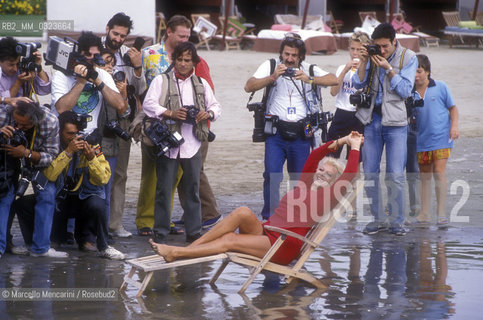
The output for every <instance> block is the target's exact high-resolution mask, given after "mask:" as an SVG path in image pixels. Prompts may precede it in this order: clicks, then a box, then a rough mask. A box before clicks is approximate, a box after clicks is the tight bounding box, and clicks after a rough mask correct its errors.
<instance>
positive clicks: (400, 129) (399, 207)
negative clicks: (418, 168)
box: [350, 23, 418, 236]
mask: <svg viewBox="0 0 483 320" xmlns="http://www.w3.org/2000/svg"><path fill="white" fill-rule="evenodd" d="M372 39H373V41H374V44H373V45H370V46H363V47H362V48H361V49H360V52H359V53H360V54H359V56H360V59H361V64H360V66H359V69H358V72H357V73H356V74H354V75H353V77H352V84H353V85H354V87H355V88H357V89H364V90H363V92H360V93H359V94H355V95H351V97H350V100H351V103H353V104H357V112H356V117H357V118H358V119H359V120H360V121H361V122H362V124H364V125H365V128H364V148H363V149H362V164H363V168H364V179H365V180H366V181H369V182H370V183H368V184H366V187H365V190H366V193H367V196H368V197H369V198H370V199H371V200H372V202H371V205H370V207H371V214H372V215H373V216H374V221H373V222H370V223H369V224H368V225H367V226H366V227H365V228H364V231H363V232H364V233H366V234H375V233H378V232H379V231H382V230H384V229H385V228H386V224H385V221H384V220H385V219H386V215H385V210H384V205H383V204H382V197H381V191H380V187H379V185H380V182H379V172H380V164H381V158H382V151H383V149H384V146H385V149H386V178H385V180H386V187H387V189H388V194H391V195H392V198H391V199H390V201H388V211H389V218H390V229H389V232H390V233H392V234H394V235H398V236H403V235H405V234H406V230H405V229H404V228H403V226H402V224H403V222H404V214H405V204H406V201H405V197H404V191H405V177H404V168H405V166H406V158H407V134H408V118H407V112H406V106H405V103H404V100H405V99H406V98H407V97H409V96H410V95H411V90H412V89H413V86H414V77H415V75H416V69H417V67H418V62H417V59H416V54H415V53H414V52H413V51H411V50H409V49H406V48H404V47H402V46H401V44H400V43H399V42H398V41H397V40H396V31H395V30H394V28H393V27H392V25H391V24H389V23H381V24H380V25H378V26H377V27H376V28H375V29H374V32H373V33H372Z"/></svg>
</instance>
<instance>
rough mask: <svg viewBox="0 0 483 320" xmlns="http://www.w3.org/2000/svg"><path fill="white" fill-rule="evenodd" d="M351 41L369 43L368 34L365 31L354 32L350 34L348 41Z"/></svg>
mask: <svg viewBox="0 0 483 320" xmlns="http://www.w3.org/2000/svg"><path fill="white" fill-rule="evenodd" d="M352 41H356V42H360V43H362V44H369V43H371V40H370V39H369V36H368V35H367V33H365V32H362V31H356V32H354V33H353V34H352V36H351V37H350V40H349V42H352Z"/></svg>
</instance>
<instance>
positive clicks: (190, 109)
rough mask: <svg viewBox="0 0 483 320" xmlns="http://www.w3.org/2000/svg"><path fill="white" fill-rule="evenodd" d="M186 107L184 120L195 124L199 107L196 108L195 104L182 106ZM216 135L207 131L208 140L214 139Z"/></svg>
mask: <svg viewBox="0 0 483 320" xmlns="http://www.w3.org/2000/svg"><path fill="white" fill-rule="evenodd" d="M183 108H185V109H186V120H185V122H187V123H191V124H192V125H194V126H195V125H196V116H197V115H198V113H200V109H198V108H196V107H195V106H183ZM215 138H216V135H215V134H214V133H213V132H212V131H211V130H209V131H208V138H207V139H208V142H212V141H213V140H215Z"/></svg>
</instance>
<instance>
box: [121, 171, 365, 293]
mask: <svg viewBox="0 0 483 320" xmlns="http://www.w3.org/2000/svg"><path fill="white" fill-rule="evenodd" d="M354 185H355V187H353V188H352V189H351V190H349V191H348V192H347V194H346V195H345V197H344V198H343V199H342V200H341V201H340V202H339V203H338V204H337V205H336V206H335V207H334V209H332V210H331V211H330V212H329V213H328V214H326V215H324V216H322V219H321V221H319V223H317V224H315V225H314V226H313V227H312V228H311V230H310V231H309V233H307V235H306V237H302V236H300V235H299V234H296V233H293V232H290V231H288V230H285V229H280V228H277V227H273V226H265V228H266V229H267V230H273V231H276V232H279V233H280V234H281V236H280V237H279V238H278V239H277V241H276V242H275V243H274V244H273V246H272V247H271V248H270V250H269V251H268V252H267V253H266V254H265V256H264V257H263V258H262V259H260V258H258V257H255V256H251V255H248V254H243V253H237V252H227V253H221V254H217V255H212V256H207V257H201V258H193V259H184V260H177V261H174V262H169V263H166V262H165V261H164V259H163V258H162V257H161V256H159V255H152V256H147V257H142V258H137V259H131V260H127V261H126V262H127V263H128V264H130V265H131V266H132V267H131V270H130V271H129V273H128V274H127V275H126V276H125V277H124V281H123V283H122V285H121V287H120V289H119V290H120V291H121V292H122V291H124V290H125V289H126V288H127V286H128V285H132V286H134V287H136V288H137V289H139V290H138V293H137V295H136V296H137V297H140V296H141V295H142V294H143V292H144V290H145V289H146V287H147V285H148V283H149V281H150V280H151V277H152V276H153V273H154V271H157V270H163V269H170V268H175V267H181V266H186V265H192V264H198V263H202V262H209V261H216V260H222V263H221V266H220V267H219V269H218V271H217V272H216V273H215V275H214V276H213V278H212V279H211V281H210V284H214V283H215V281H216V280H217V279H218V277H219V276H220V275H221V273H222V272H223V270H224V269H225V267H226V266H227V265H228V263H230V262H234V263H236V264H239V265H242V266H245V267H247V268H250V270H251V271H250V276H249V278H248V279H247V280H246V281H245V283H244V284H243V286H242V287H241V289H240V290H239V291H238V292H239V293H240V294H242V293H244V292H245V290H246V289H247V288H248V286H249V285H250V284H251V283H252V282H253V280H254V279H255V277H256V276H257V275H258V274H259V273H260V272H261V271H263V270H266V271H271V272H274V273H278V274H281V275H284V276H285V277H286V281H287V283H290V282H291V281H292V280H293V279H301V280H304V281H306V282H308V283H310V284H312V285H313V286H315V287H316V288H321V289H325V288H327V286H326V285H325V284H324V283H322V281H320V280H319V279H317V278H315V277H314V276H313V275H312V274H310V273H309V272H308V271H305V270H302V267H303V266H304V264H305V262H306V261H307V259H308V258H309V257H310V255H311V254H312V253H313V252H314V250H315V249H316V248H317V247H318V246H319V245H320V243H321V242H322V240H323V239H324V238H325V236H326V235H327V233H328V232H329V231H330V229H331V228H332V226H333V225H334V223H335V222H336V221H338V220H339V218H340V217H341V216H342V214H343V213H344V212H345V211H346V209H347V208H350V207H351V203H352V201H353V200H354V199H355V197H356V196H357V194H358V192H359V191H360V190H362V188H363V182H362V181H358V182H356V183H355V184H354ZM287 237H295V238H297V239H300V240H302V241H303V242H304V243H305V244H304V246H303V247H302V250H301V251H300V254H299V257H298V258H297V259H296V260H295V263H294V264H292V265H279V264H276V263H273V262H270V259H271V258H272V256H273V255H274V254H275V253H276V252H277V250H278V248H280V246H281V245H282V244H283V242H284V241H285V239H286V238H287ZM136 271H138V277H139V278H140V280H139V281H137V280H135V279H133V276H134V275H135V274H136ZM141 271H142V272H141ZM142 273H144V274H145V275H144V278H143V279H141V275H142Z"/></svg>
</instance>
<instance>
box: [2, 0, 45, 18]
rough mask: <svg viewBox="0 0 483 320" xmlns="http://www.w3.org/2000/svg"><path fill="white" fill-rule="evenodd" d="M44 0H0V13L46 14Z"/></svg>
mask: <svg viewBox="0 0 483 320" xmlns="http://www.w3.org/2000/svg"><path fill="white" fill-rule="evenodd" d="M45 7H46V0H30V1H28V0H0V14H14V15H21V14H28V15H30V14H33V15H45V14H46V10H45Z"/></svg>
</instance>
